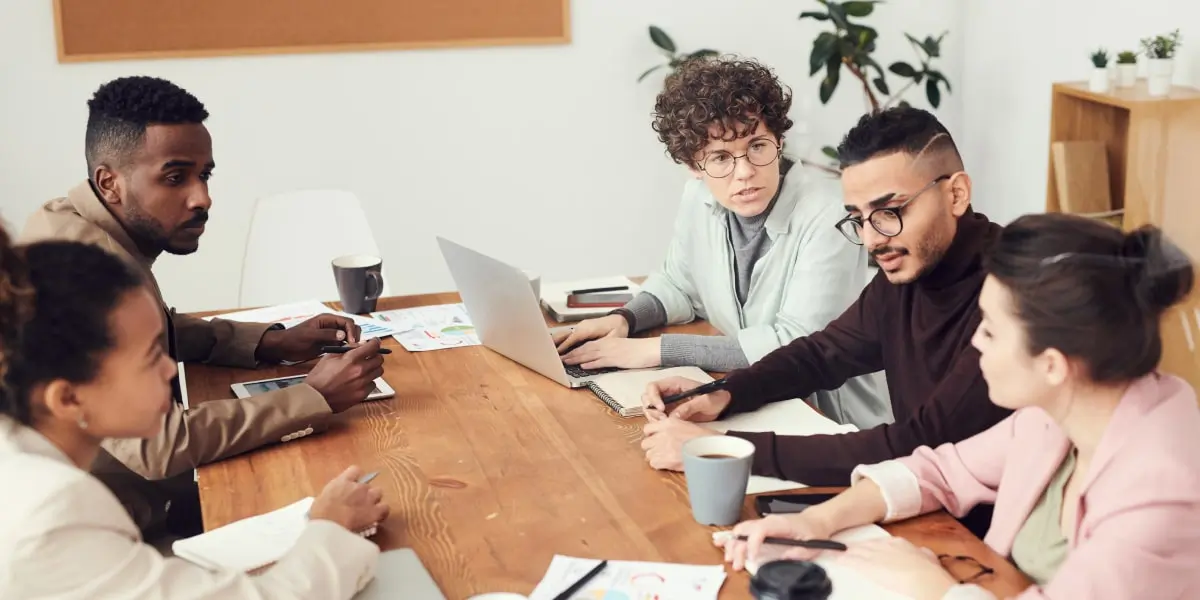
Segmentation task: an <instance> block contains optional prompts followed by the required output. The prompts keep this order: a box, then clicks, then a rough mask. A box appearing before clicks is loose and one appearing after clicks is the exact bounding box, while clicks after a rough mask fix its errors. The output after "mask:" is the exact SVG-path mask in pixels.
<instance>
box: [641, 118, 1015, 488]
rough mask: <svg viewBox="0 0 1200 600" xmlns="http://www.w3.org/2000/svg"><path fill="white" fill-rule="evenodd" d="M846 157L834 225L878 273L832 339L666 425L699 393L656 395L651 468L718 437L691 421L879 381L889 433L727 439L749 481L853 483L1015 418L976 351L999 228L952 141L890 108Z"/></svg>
mask: <svg viewBox="0 0 1200 600" xmlns="http://www.w3.org/2000/svg"><path fill="white" fill-rule="evenodd" d="M838 152H839V156H840V158H841V163H842V169H843V171H842V189H843V192H844V197H845V203H846V206H845V209H846V211H847V213H848V214H847V216H846V217H845V218H844V219H843V220H841V221H840V222H838V223H837V227H838V229H840V230H841V231H842V233H843V234H844V235H845V236H846V238H847V239H848V240H849V242H852V243H855V244H862V245H864V246H865V247H866V248H867V250H868V251H869V252H870V253H871V255H872V256H873V257H875V260H876V262H877V263H878V265H879V269H880V272H879V273H878V274H877V276H876V277H875V278H874V279H873V280H872V281H871V282H870V283H869V284H868V285H867V287H866V289H865V290H864V291H863V293H862V295H861V296H860V297H859V299H858V300H857V301H856V302H855V303H854V304H853V305H851V306H850V308H849V309H847V310H846V311H845V312H844V313H843V314H842V315H841V316H840V317H838V318H837V319H835V320H834V321H833V322H831V323H830V324H829V325H828V326H827V327H826V328H825V329H823V330H821V331H817V332H815V333H813V334H811V335H808V336H804V337H801V338H798V339H796V340H795V341H793V342H792V343H790V344H788V345H787V346H784V347H782V348H780V349H778V350H776V351H774V352H772V353H770V354H768V355H766V356H765V357H764V358H763V359H762V360H760V361H758V362H757V363H755V364H753V365H751V366H749V367H747V368H744V369H740V370H737V371H734V372H733V373H731V374H730V375H729V377H728V382H727V385H726V386H725V388H724V389H723V390H721V391H718V392H714V393H711V394H708V395H703V396H697V397H695V398H693V399H691V400H689V401H686V402H683V403H680V404H679V405H677V406H674V407H672V410H670V411H669V412H670V418H665V417H664V414H663V412H662V411H661V409H662V401H661V397H662V396H665V395H668V394H673V393H677V392H680V391H683V390H687V389H691V388H692V387H695V386H696V385H698V384H697V383H696V382H693V381H688V380H686V379H681V378H673V379H667V380H663V381H660V382H657V383H655V384H654V385H652V386H651V388H650V389H649V390H648V391H647V394H646V397H645V399H644V402H645V404H646V405H647V407H648V418H649V419H650V421H651V422H650V423H649V424H648V425H647V426H646V428H645V429H646V434H647V438H646V440H645V442H644V443H643V447H645V448H646V450H647V458H648V460H649V461H650V463H651V465H652V466H655V467H656V468H675V469H677V468H679V461H680V446H681V445H682V443H683V442H684V441H686V440H688V439H691V438H694V437H698V436H702V435H719V433H717V432H716V431H713V430H711V429H708V428H705V427H703V426H701V425H698V424H697V423H702V422H706V421H713V420H716V419H719V418H724V417H726V416H729V415H732V414H736V413H742V412H748V411H752V410H755V409H757V408H759V407H762V406H763V405H764V404H766V403H769V402H775V401H779V400H786V399H790V398H803V397H807V396H809V395H810V394H812V393H813V392H814V391H816V390H825V389H831V388H836V387H837V386H839V385H842V383H843V382H845V381H846V380H847V379H848V378H851V377H855V376H857V375H861V374H863V373H871V372H875V371H878V370H880V369H882V370H883V371H884V372H885V373H886V376H887V382H888V388H889V390H890V392H891V403H892V411H893V414H894V415H895V423H894V424H885V425H880V426H877V427H873V428H870V429H866V430H863V431H858V432H855V433H846V434H840V435H812V436H784V435H775V434H774V433H770V432H763V433H759V432H737V431H730V432H728V433H727V435H732V436H736V437H741V438H744V439H746V440H749V441H751V442H753V443H754V445H755V448H756V452H755V456H754V466H753V472H754V473H755V474H758V475H766V476H772V477H780V478H784V479H789V480H794V481H800V482H803V483H805V484H808V485H848V484H849V482H850V472H851V471H852V470H853V469H854V467H855V466H857V465H859V464H870V463H875V462H879V461H883V460H886V459H890V458H896V457H899V456H905V455H908V454H910V453H911V452H912V451H913V450H914V449H915V448H917V447H918V446H922V445H928V446H937V445H939V444H943V443H947V442H957V441H960V440H963V439H966V438H968V437H970V436H972V435H974V434H976V433H979V432H981V431H983V430H985V429H987V428H989V427H991V426H992V425H994V424H996V423H997V422H999V421H1001V420H1002V419H1003V418H1004V417H1005V416H1006V415H1007V414H1008V413H1009V411H1007V410H1005V409H1002V408H1000V407H998V406H996V405H994V404H992V403H991V402H990V401H989V400H988V390H987V385H986V383H985V382H984V380H983V377H982V375H981V374H980V370H979V352H978V351H976V350H975V349H974V348H973V347H972V346H971V337H972V335H974V333H975V330H976V328H977V327H978V326H979V322H980V319H981V316H980V313H979V307H978V304H977V301H978V297H979V292H980V289H981V287H982V285H983V280H984V275H985V274H984V271H983V269H982V265H981V259H982V255H983V253H984V251H985V250H986V249H987V247H988V245H989V244H990V243H991V241H992V240H993V239H994V238H995V237H996V235H997V234H998V233H999V231H1000V229H1001V227H1000V226H999V225H996V224H994V223H991V222H990V221H988V219H987V217H985V216H983V215H982V214H979V213H976V212H974V211H972V210H971V205H970V202H971V181H970V178H969V177H968V176H967V174H966V173H965V172H964V170H963V164H962V158H961V157H960V156H959V154H958V150H957V148H956V147H955V145H954V142H953V140H952V139H951V137H950V134H949V132H948V131H947V130H946V128H945V127H944V126H943V125H942V124H941V123H939V122H938V120H937V119H936V118H935V117H934V116H933V115H932V114H930V113H928V112H926V111H923V110H919V109H915V108H894V109H889V110H886V111H882V112H876V113H872V114H868V115H866V116H864V117H863V118H862V119H861V120H860V121H859V123H858V124H857V125H856V126H855V127H854V128H853V129H852V130H851V131H850V132H849V133H847V134H846V136H845V139H844V140H843V141H842V144H841V145H840V146H839V148H838Z"/></svg>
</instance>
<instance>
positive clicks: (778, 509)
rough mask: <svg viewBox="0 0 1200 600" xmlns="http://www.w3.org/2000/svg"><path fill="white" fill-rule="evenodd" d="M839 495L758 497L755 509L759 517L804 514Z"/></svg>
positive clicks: (755, 501)
mask: <svg viewBox="0 0 1200 600" xmlns="http://www.w3.org/2000/svg"><path fill="white" fill-rule="evenodd" d="M834 496H837V494H785V495H782V496H758V497H757V498H755V499H754V509H755V510H756V511H757V512H758V516H760V517H765V516H767V515H786V514H791V513H798V512H804V510H805V509H808V508H810V507H813V506H816V505H818V504H820V503H822V502H824V501H826V500H829V499H830V498H833V497H834Z"/></svg>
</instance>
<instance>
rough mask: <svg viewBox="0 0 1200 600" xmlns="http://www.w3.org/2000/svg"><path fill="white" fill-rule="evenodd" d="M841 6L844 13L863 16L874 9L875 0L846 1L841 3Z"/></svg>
mask: <svg viewBox="0 0 1200 600" xmlns="http://www.w3.org/2000/svg"><path fill="white" fill-rule="evenodd" d="M842 8H844V9H845V10H846V14H847V15H850V16H851V17H865V16H868V15H870V14H871V13H872V12H873V11H874V10H875V2H872V1H870V0H866V1H863V0H858V1H855V2H846V3H845V4H842Z"/></svg>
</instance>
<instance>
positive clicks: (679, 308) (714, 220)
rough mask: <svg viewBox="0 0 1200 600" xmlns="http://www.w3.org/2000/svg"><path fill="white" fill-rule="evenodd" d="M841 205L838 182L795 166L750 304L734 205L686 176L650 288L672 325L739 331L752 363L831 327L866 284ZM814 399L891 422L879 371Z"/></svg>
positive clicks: (838, 414) (847, 415)
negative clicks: (703, 324)
mask: <svg viewBox="0 0 1200 600" xmlns="http://www.w3.org/2000/svg"><path fill="white" fill-rule="evenodd" d="M842 206H843V202H842V194H841V186H840V184H839V183H838V181H837V180H836V179H833V178H830V177H827V176H824V175H819V174H816V173H814V172H813V171H811V170H808V169H805V168H804V167H802V166H800V165H797V166H796V167H795V168H792V169H790V170H789V171H788V173H787V175H786V176H785V177H784V179H783V181H782V182H781V190H780V192H779V197H778V198H777V199H776V201H775V206H774V207H773V208H772V210H771V214H770V215H768V217H767V221H766V229H767V235H768V236H769V237H770V239H771V246H770V249H769V250H767V252H766V254H764V255H763V256H762V257H761V258H760V259H759V260H758V261H757V262H756V263H755V264H754V269H753V272H752V274H751V281H750V290H749V293H748V294H747V295H746V302H745V304H742V303H740V302H739V301H738V298H737V285H736V280H735V271H734V254H733V248H732V245H731V242H730V238H729V236H730V233H729V223H728V220H727V218H726V213H727V209H726V208H725V207H723V206H721V204H720V203H719V202H717V200H716V199H715V198H714V197H713V196H712V194H711V193H710V192H709V191H708V187H707V186H706V185H705V184H704V182H703V181H700V180H698V179H696V180H691V181H688V183H687V184H686V185H685V186H684V191H683V200H682V202H681V203H680V207H679V213H678V216H677V217H676V220H675V232H674V236H673V238H672V240H671V243H670V245H669V247H668V249H667V256H666V258H665V260H664V261H663V263H662V265H661V266H660V267H659V269H658V270H657V271H656V272H654V273H653V274H651V275H650V276H649V277H648V278H647V279H646V281H645V282H644V283H643V284H642V291H643V292H646V293H648V294H651V295H653V296H654V297H655V298H656V299H657V300H658V301H659V302H660V303H661V304H662V307H663V309H664V310H665V311H666V318H667V324H671V325H674V324H680V323H687V322H690V321H692V320H694V319H696V318H702V319H705V320H707V321H708V322H709V323H711V324H712V325H713V326H714V327H716V328H717V329H718V330H720V331H721V332H722V333H723V334H725V335H727V336H730V337H735V338H736V339H737V341H738V343H739V344H740V346H741V349H742V351H743V352H744V353H745V355H746V358H747V360H748V361H749V362H751V363H753V362H755V361H757V360H759V359H760V358H762V357H763V356H766V355H767V354H768V353H770V352H771V351H773V350H775V349H777V348H779V347H780V346H784V345H786V344H788V343H789V342H791V341H792V340H794V339H796V338H798V337H802V336H805V335H808V334H810V333H813V332H815V331H819V330H821V329H823V328H824V327H825V326H826V325H827V324H829V322H830V321H832V320H833V319H834V318H835V317H837V316H838V315H840V314H841V313H842V312H843V311H844V310H845V309H846V308H847V307H849V306H850V305H851V304H852V303H853V302H854V300H855V299H856V298H857V297H858V295H859V294H860V293H861V292H862V289H863V287H864V286H865V285H866V282H867V257H866V250H865V249H864V248H863V247H862V246H857V245H854V244H851V243H850V242H849V241H847V240H846V239H845V238H844V237H843V236H842V234H841V233H839V232H838V231H837V229H836V228H835V227H834V224H835V223H836V222H837V221H838V220H839V219H841V218H842V217H843V216H844V215H845V210H844V209H843V208H842ZM639 329H640V327H639ZM699 366H703V365H699ZM815 396H816V397H815V401H816V405H817V407H818V409H819V410H821V411H822V412H824V413H825V414H826V415H827V416H829V417H830V418H832V419H835V420H837V421H839V422H843V423H854V424H855V425H857V426H858V427H860V428H864V429H865V428H868V427H874V426H875V425H878V424H880V423H885V422H891V420H892V415H891V404H890V402H889V401H888V397H887V392H886V384H885V383H884V381H883V380H882V378H880V377H876V376H874V375H867V376H862V377H857V378H854V379H851V380H850V381H848V382H846V384H845V385H843V386H842V387H841V388H839V389H837V390H831V391H821V392H817V393H816V394H815Z"/></svg>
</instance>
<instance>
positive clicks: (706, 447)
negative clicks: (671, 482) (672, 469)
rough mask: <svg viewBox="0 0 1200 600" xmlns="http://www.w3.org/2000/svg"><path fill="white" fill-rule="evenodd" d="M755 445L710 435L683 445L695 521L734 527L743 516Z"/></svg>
mask: <svg viewBox="0 0 1200 600" xmlns="http://www.w3.org/2000/svg"><path fill="white" fill-rule="evenodd" d="M753 462H754V444H752V443H750V442H748V441H746V440H744V439H742V438H737V437H732V436H727V435H710V436H704V437H698V438H693V439H691V440H688V441H687V442H684V444H683V472H684V475H686V476H687V487H688V497H689V498H690V499H691V502H692V517H694V518H695V519H696V521H697V522H698V523H700V524H701V525H722V526H723V525H733V524H735V523H737V522H738V519H739V518H740V517H741V515H742V505H743V504H744V503H745V501H746V486H747V485H749V483H750V465H751V464H752V463H753Z"/></svg>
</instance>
